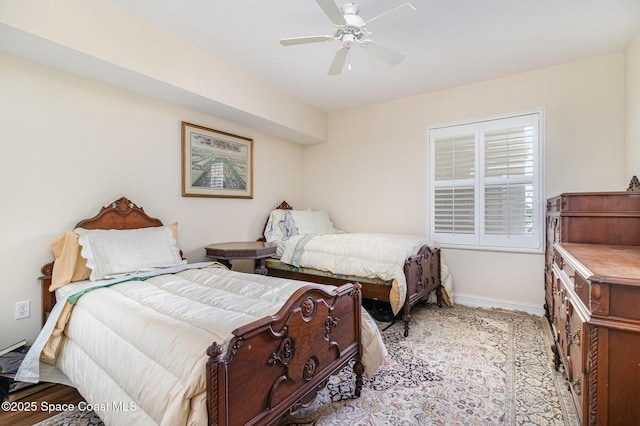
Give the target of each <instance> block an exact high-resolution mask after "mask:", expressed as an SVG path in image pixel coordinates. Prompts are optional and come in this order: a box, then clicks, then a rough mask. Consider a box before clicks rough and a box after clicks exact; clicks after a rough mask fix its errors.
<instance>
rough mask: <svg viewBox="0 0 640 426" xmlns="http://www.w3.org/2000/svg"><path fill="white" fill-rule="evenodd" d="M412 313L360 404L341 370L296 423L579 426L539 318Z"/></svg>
mask: <svg viewBox="0 0 640 426" xmlns="http://www.w3.org/2000/svg"><path fill="white" fill-rule="evenodd" d="M411 313H412V320H411V329H410V333H409V336H408V337H406V338H405V337H403V325H402V322H401V321H398V322H397V323H394V324H393V325H391V326H390V327H388V328H387V329H386V330H384V331H383V333H382V335H383V339H384V341H385V344H386V346H387V349H388V351H389V356H388V357H387V359H386V360H385V361H384V363H383V365H382V367H381V368H380V369H379V370H378V372H376V374H375V375H373V377H371V378H366V380H365V384H364V388H363V390H362V394H361V396H360V398H357V399H353V398H352V395H353V390H354V387H355V376H354V374H353V371H352V369H351V368H345V369H344V370H343V371H342V372H341V373H339V374H338V375H336V376H333V377H332V378H331V379H330V380H329V383H328V385H327V387H326V388H324V389H323V390H322V391H321V392H320V393H319V395H318V398H316V400H315V401H314V402H313V403H312V404H311V405H310V406H309V407H306V408H304V409H302V410H300V411H299V412H298V413H297V414H299V415H300V416H303V417H306V418H313V419H314V421H313V424H315V425H317V426H322V425H341V426H342V425H407V424H411V425H453V424H456V425H559V426H560V425H562V426H564V425H577V424H578V420H577V417H576V414H575V411H574V409H573V407H572V403H571V400H570V396H569V394H568V392H567V390H566V389H565V387H564V385H563V382H562V378H561V376H560V374H559V373H558V372H556V371H555V370H554V369H553V363H552V354H551V351H550V342H551V335H550V332H549V328H548V325H547V323H546V322H545V321H546V320H544V319H543V318H541V317H537V316H533V315H529V314H526V313H519V312H513V311H505V310H497V309H480V308H470V307H464V306H454V307H443V308H438V307H437V306H435V305H428V306H416V307H414V308H413V309H412V311H411ZM386 326H387V325H386V324H384V323H380V327H381V329H383V328H385V327H386ZM81 414H82V415H83V417H82V418H78V415H81ZM62 416H66V418H62ZM39 425H40V426H44V425H47V426H49V425H78V426H86V425H101V422H100V421H99V419H97V417H95V415H94V414H93V413H92V412H89V413H79V412H68V413H63V414H61V415H59V416H56V417H54V418H51V419H49V420H47V421H45V422H42V423H40V424H39Z"/></svg>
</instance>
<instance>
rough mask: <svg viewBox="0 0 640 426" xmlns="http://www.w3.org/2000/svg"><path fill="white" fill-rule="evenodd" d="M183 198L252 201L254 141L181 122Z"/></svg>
mask: <svg viewBox="0 0 640 426" xmlns="http://www.w3.org/2000/svg"><path fill="white" fill-rule="evenodd" d="M182 196H183V197H223V198H253V139H249V138H245V137H242V136H237V135H233V134H231V133H226V132H221V131H219V130H214V129H209V128H206V127H202V126H198V125H196V124H191V123H186V122H184V121H183V122H182Z"/></svg>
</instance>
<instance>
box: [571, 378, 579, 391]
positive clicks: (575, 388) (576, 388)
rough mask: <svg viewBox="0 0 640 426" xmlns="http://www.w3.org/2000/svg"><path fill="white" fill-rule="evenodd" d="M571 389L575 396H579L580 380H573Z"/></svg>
mask: <svg viewBox="0 0 640 426" xmlns="http://www.w3.org/2000/svg"><path fill="white" fill-rule="evenodd" d="M571 387H572V388H573V391H574V392H575V394H576V395H580V394H581V393H582V389H581V388H582V386H581V383H580V378H579V377H578V378H577V379H576V380H574V382H573V383H572V384H571Z"/></svg>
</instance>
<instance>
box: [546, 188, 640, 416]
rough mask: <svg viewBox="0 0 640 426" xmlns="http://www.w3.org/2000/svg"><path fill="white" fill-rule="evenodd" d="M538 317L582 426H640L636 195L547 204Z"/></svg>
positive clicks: (639, 211) (577, 197) (639, 216)
mask: <svg viewBox="0 0 640 426" xmlns="http://www.w3.org/2000/svg"><path fill="white" fill-rule="evenodd" d="M546 227H547V243H546V253H545V311H546V315H547V319H548V320H549V322H550V324H551V328H552V330H553V335H554V339H555V354H556V359H555V363H556V368H560V367H562V368H563V372H564V375H565V378H566V380H567V385H568V387H569V389H570V393H571V395H572V397H573V401H574V403H575V406H576V411H577V413H578V417H579V418H580V419H581V422H582V424H583V425H625V426H627V425H640V193H639V192H606V193H603V192H600V193H570V194H562V195H560V196H558V197H555V198H551V199H549V200H548V201H547V217H546Z"/></svg>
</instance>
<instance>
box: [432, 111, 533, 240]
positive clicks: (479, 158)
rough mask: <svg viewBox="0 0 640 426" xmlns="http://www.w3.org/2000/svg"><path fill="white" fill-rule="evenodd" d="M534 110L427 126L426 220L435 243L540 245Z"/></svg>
mask: <svg viewBox="0 0 640 426" xmlns="http://www.w3.org/2000/svg"><path fill="white" fill-rule="evenodd" d="M539 123H540V113H533V114H527V115H520V116H514V117H507V118H501V119H495V120H487V121H481V122H474V123H469V124H462V125H455V126H445V127H439V128H433V129H430V130H429V148H430V149H429V152H430V171H431V173H430V185H429V188H430V197H429V200H430V214H431V221H430V228H431V235H433V236H435V238H436V239H437V240H438V241H440V242H441V243H445V244H447V243H449V244H457V245H471V246H482V247H512V248H527V249H537V248H540V247H541V245H540V242H541V235H542V232H541V229H540V228H541V225H540V224H541V219H540V217H541V210H540V209H541V207H540V202H539V200H540V199H541V196H540V194H539V192H540V188H541V184H540V181H541V167H542V166H541V161H540V131H539Z"/></svg>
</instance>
